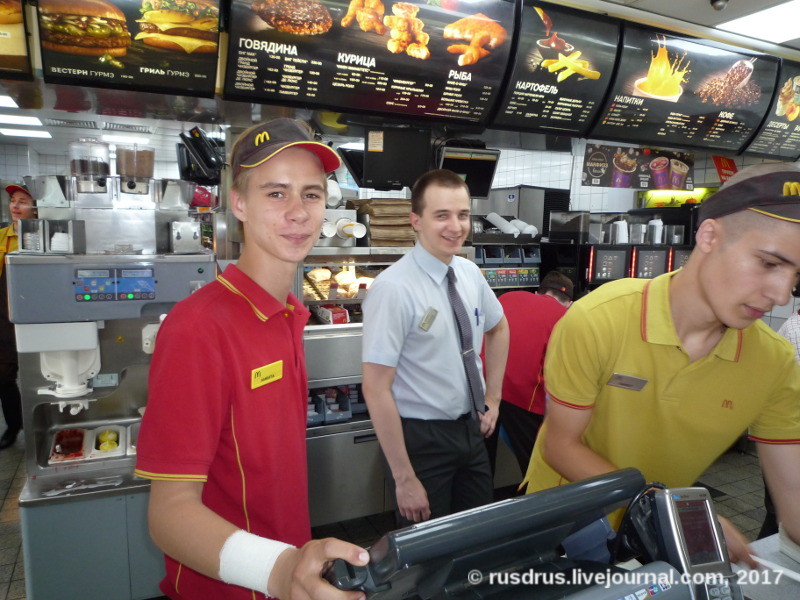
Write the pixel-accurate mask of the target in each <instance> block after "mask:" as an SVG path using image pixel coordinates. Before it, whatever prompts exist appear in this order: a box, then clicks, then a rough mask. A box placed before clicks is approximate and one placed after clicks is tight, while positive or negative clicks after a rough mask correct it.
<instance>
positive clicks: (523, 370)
mask: <svg viewBox="0 0 800 600" xmlns="http://www.w3.org/2000/svg"><path fill="white" fill-rule="evenodd" d="M573 287H574V286H573V284H572V281H571V280H570V278H569V277H567V276H566V275H564V274H563V273H559V272H558V271H550V272H549V273H547V275H545V276H544V277H543V278H542V281H541V283H540V284H539V289H538V292H539V293H538V294H533V293H531V292H526V291H524V290H517V291H513V292H506V293H505V294H502V295H500V296H499V297H498V300H499V301H500V304H501V305H502V306H503V313H504V314H505V315H506V319H507V320H508V328H509V330H510V332H511V341H510V343H509V346H508V362H507V363H506V372H505V375H504V376H503V396H502V400H500V414H499V416H498V417H497V426H496V428H495V432H494V434H492V437H490V438H487V440H486V447H487V449H488V450H489V460H490V461H491V464H492V466H493V468H494V464H495V457H496V455H497V439H498V437H499V432H500V427H501V426H502V428H503V430H504V431H505V433H506V436H507V437H508V441H509V444H510V446H511V451H512V452H513V453H514V456H515V457H516V459H517V463H518V464H519V469H520V472H521V473H523V474H524V473H525V471H527V470H528V463H529V462H530V460H531V453H532V452H533V444H534V443H535V442H536V436H537V435H538V433H539V428H540V427H541V426H542V420H543V419H544V408H545V394H544V356H545V352H546V351H547V342H548V341H550V334H551V333H553V327H555V326H556V323H558V320H559V319H560V318H561V317H563V316H564V313H565V312H567V308H569V305H570V304H572V293H573Z"/></svg>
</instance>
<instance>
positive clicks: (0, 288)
mask: <svg viewBox="0 0 800 600" xmlns="http://www.w3.org/2000/svg"><path fill="white" fill-rule="evenodd" d="M6 192H8V196H9V200H8V202H9V209H10V212H11V225H9V226H8V227H4V228H3V229H0V402H2V405H3V417H4V418H5V420H6V430H5V432H3V435H2V436H0V450H5V449H6V448H8V447H10V446H12V445H13V444H14V442H15V441H17V436H18V435H19V432H20V431H21V430H22V399H21V398H20V394H19V385H18V384H17V373H18V371H19V359H18V356H17V339H16V335H15V333H14V325H13V323H11V321H9V320H8V283H7V280H6V270H5V265H6V261H5V257H6V254H8V253H9V252H14V251H15V250H18V249H19V220H20V219H33V218H35V217H36V201H35V200H34V199H33V196H31V194H30V192H29V191H28V189H27V188H25V187H23V186H21V185H9V186H7V187H6Z"/></svg>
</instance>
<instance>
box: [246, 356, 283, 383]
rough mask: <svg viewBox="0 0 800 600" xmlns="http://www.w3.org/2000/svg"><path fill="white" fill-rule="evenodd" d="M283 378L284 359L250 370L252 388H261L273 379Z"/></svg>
mask: <svg viewBox="0 0 800 600" xmlns="http://www.w3.org/2000/svg"><path fill="white" fill-rule="evenodd" d="M282 378H283V361H282V360H279V361H277V362H274V363H272V364H269V365H264V366H263V367H258V368H257V369H253V370H252V371H251V372H250V389H251V390H254V389H256V388H260V387H261V386H262V385H267V384H268V383H272V382H273V381H278V380H279V379H282Z"/></svg>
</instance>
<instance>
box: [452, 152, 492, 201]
mask: <svg viewBox="0 0 800 600" xmlns="http://www.w3.org/2000/svg"><path fill="white" fill-rule="evenodd" d="M499 159H500V151H499V150H485V149H471V148H452V147H445V148H442V153H441V158H440V160H439V168H440V169H449V170H451V171H453V172H454V173H456V174H457V175H458V176H459V177H461V178H462V179H463V180H464V181H466V183H467V187H469V194H470V196H471V197H473V198H488V197H489V191H490V190H491V189H492V180H493V179H494V174H495V171H497V161H498V160H499Z"/></svg>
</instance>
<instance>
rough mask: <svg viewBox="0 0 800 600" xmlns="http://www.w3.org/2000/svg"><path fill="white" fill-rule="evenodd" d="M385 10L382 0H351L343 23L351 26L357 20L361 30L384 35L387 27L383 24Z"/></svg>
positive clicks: (343, 25)
mask: <svg viewBox="0 0 800 600" xmlns="http://www.w3.org/2000/svg"><path fill="white" fill-rule="evenodd" d="M384 11H385V9H384V7H383V2H382V1H381V0H350V6H349V7H348V8H347V14H346V15H345V16H344V17H343V18H342V23H341V25H342V27H350V25H352V24H353V21H355V22H356V23H358V26H359V27H360V28H361V31H374V32H375V33H377V34H378V35H383V34H384V33H386V29H387V27H386V25H384V24H383V13H384Z"/></svg>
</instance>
